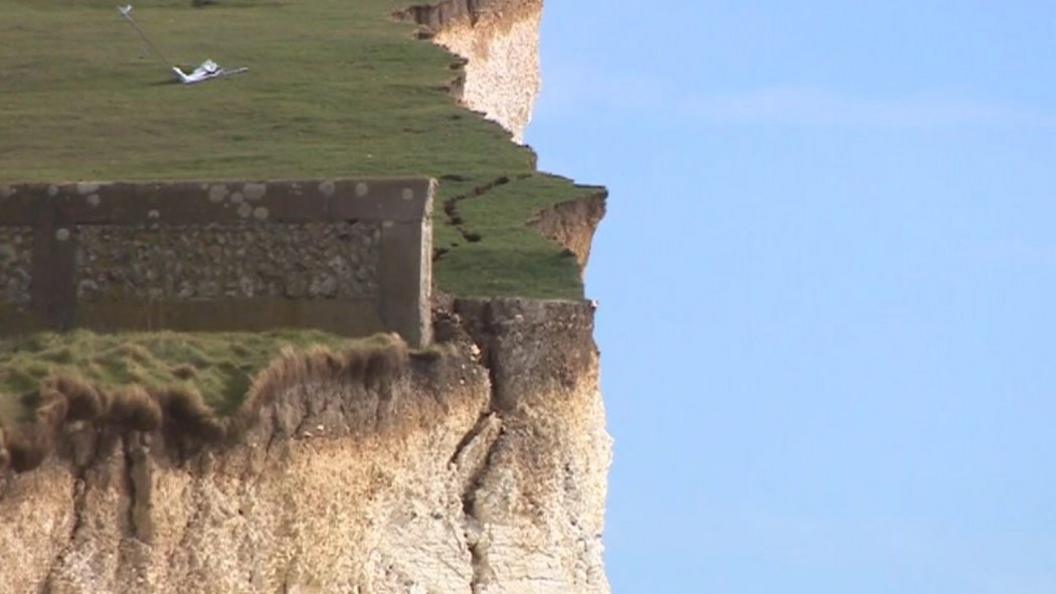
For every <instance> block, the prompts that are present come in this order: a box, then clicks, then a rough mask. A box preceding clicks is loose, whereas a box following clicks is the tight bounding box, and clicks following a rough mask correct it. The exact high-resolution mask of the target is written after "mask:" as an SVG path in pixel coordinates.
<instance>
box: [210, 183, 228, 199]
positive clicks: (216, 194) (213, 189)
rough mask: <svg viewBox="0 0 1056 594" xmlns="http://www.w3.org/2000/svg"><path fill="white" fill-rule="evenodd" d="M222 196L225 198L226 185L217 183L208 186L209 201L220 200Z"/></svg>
mask: <svg viewBox="0 0 1056 594" xmlns="http://www.w3.org/2000/svg"><path fill="white" fill-rule="evenodd" d="M224 198H227V186H225V185H224V184H218V185H215V186H210V187H209V201H210V202H222V201H223V199H224Z"/></svg>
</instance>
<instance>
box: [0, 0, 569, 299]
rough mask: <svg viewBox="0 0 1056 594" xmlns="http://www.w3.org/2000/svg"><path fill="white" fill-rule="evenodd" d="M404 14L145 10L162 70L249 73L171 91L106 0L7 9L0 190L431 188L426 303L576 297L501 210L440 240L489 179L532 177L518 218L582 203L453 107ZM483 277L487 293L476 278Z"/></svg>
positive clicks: (466, 217) (552, 258)
mask: <svg viewBox="0 0 1056 594" xmlns="http://www.w3.org/2000/svg"><path fill="white" fill-rule="evenodd" d="M406 4H407V0H357V1H355V2H349V1H348V0H312V1H310V2H296V3H294V2H283V1H277V2H269V3H259V4H258V3H254V4H245V5H242V4H233V3H227V2H225V3H220V4H218V5H216V6H211V7H209V8H208V9H206V10H201V9H194V8H192V7H191V6H190V3H189V2H186V0H141V1H140V2H138V3H137V4H136V9H137V12H136V14H137V21H138V22H139V23H140V25H141V26H142V27H143V28H144V29H145V30H146V31H147V32H148V34H149V35H150V36H151V37H152V38H153V39H154V41H155V42H156V43H157V44H158V45H159V46H161V47H163V48H165V51H166V54H167V55H169V57H170V58H171V59H174V60H177V61H181V62H182V61H189V62H194V61H200V60H203V59H205V58H207V57H211V58H213V59H215V60H217V61H218V62H220V63H221V64H229V65H243V64H244V65H247V66H249V67H250V68H251V72H250V73H249V74H247V75H245V76H242V77H238V78H234V79H229V80H224V81H219V82H215V83H209V84H206V85H197V86H193V87H181V86H179V85H171V84H159V83H164V82H165V81H167V80H168V77H169V76H170V75H169V73H168V72H167V71H166V70H164V69H163V67H162V66H161V65H160V64H159V63H158V60H157V58H156V57H155V56H153V55H151V54H149V53H148V52H147V50H146V48H145V47H144V44H143V43H142V41H140V40H139V38H138V37H137V36H136V35H135V33H134V32H133V31H131V29H130V28H129V27H128V25H127V24H126V23H124V22H123V21H122V20H121V19H120V18H119V16H118V15H117V13H116V11H115V10H114V3H113V2H112V0H66V1H61V0H60V1H58V2H56V1H55V0H18V1H15V2H7V3H2V4H0V38H2V39H4V42H5V46H6V47H7V48H9V51H5V52H3V53H0V72H4V73H5V76H3V77H0V184H2V183H17V182H45V183H51V182H56V181H64V180H128V181H137V180H180V179H185V180H186V179H194V180H259V179H294V178H299V179H304V178H314V177H319V178H326V177H353V176H405V175H427V176H433V177H437V178H439V179H440V180H441V185H440V190H439V196H438V200H437V209H436V215H435V221H434V222H435V225H434V229H435V233H436V240H437V241H436V242H435V243H436V245H437V246H438V247H440V248H442V249H443V250H444V255H445V256H444V258H443V259H442V260H440V261H439V262H437V278H438V288H440V289H441V290H443V291H445V292H447V293H450V294H455V295H475V296H481V295H495V296H521V297H549V296H555V295H561V296H565V297H581V296H582V284H581V282H580V280H579V278H578V275H575V274H569V273H568V272H569V271H571V270H573V269H574V268H575V262H574V261H573V260H572V259H568V260H567V261H562V260H560V259H558V258H557V257H558V256H559V255H560V254H561V252H562V250H561V247H560V246H558V245H556V244H554V243H553V242H550V241H548V240H545V239H542V238H540V240H538V241H526V240H525V238H524V237H522V236H521V233H520V232H521V231H522V230H523V227H524V225H525V223H526V221H527V219H528V218H530V217H531V213H528V214H527V216H526V215H525V213H523V212H521V209H518V208H516V207H515V205H513V204H512V203H508V202H507V204H510V206H511V208H510V209H509V210H502V209H499V210H495V211H492V212H489V213H488V215H487V218H480V219H475V218H474V215H473V214H472V213H468V212H467V213H463V214H462V218H463V223H462V226H463V228H464V229H466V233H462V232H461V231H460V230H459V228H458V227H456V226H454V225H451V224H449V222H448V220H447V217H446V216H445V214H444V213H443V212H442V208H440V205H443V204H444V203H445V202H446V201H447V200H450V199H453V198H457V197H459V196H463V195H465V194H466V193H467V192H468V191H470V190H471V189H472V188H474V187H479V186H481V185H483V184H487V183H488V182H490V181H491V180H494V179H497V178H501V177H507V178H509V179H516V178H519V177H520V178H524V177H527V178H529V179H530V178H537V180H538V182H539V184H538V185H539V186H540V187H543V186H545V193H544V194H541V195H538V196H533V197H532V200H531V202H532V203H533V204H535V205H536V206H540V207H545V206H546V205H547V204H551V205H552V204H556V203H559V202H564V201H567V200H571V199H573V198H575V197H577V196H578V195H580V194H582V190H581V188H577V187H576V186H575V185H574V184H572V183H571V182H569V181H567V180H561V181H560V182H558V183H551V181H552V180H553V179H556V178H551V177H550V176H546V175H544V174H540V173H539V172H537V171H536V169H535V161H536V159H535V155H534V154H533V153H532V151H531V149H529V148H527V147H523V146H518V145H516V144H514V143H512V142H510V138H509V134H508V133H507V132H506V131H504V130H503V129H501V128H500V127H499V126H498V125H497V124H495V123H492V122H489V121H486V120H484V119H483V118H482V117H480V116H479V115H478V114H475V113H473V112H470V111H468V110H466V109H464V108H463V107H461V106H459V105H458V104H457V102H456V101H455V100H454V98H453V97H452V96H451V95H450V93H449V92H448V91H447V90H446V89H447V88H448V87H449V85H450V83H451V81H452V79H453V78H455V77H456V76H457V75H458V73H457V71H456V69H457V67H460V66H459V65H460V64H461V63H462V60H461V58H459V57H457V56H454V55H451V54H449V53H447V52H445V51H444V50H442V49H441V48H439V47H437V46H435V45H433V44H432V43H430V42H428V41H422V40H419V39H417V37H416V36H415V35H414V32H415V27H414V26H413V25H411V24H409V23H404V22H397V21H395V20H393V19H392V18H391V16H390V15H391V14H392V13H393V11H395V10H397V9H400V8H405V5H406ZM453 67H456V69H453ZM484 228H487V229H488V230H487V231H486V232H485V231H484V230H483V229H484ZM470 238H472V239H470ZM470 248H472V249H470ZM535 258H538V260H539V261H538V262H536V263H535V265H529V266H524V265H523V264H524V263H525V262H526V261H528V260H532V259H535ZM478 262H479V263H481V264H484V265H486V267H485V268H486V269H488V270H489V278H482V277H481V276H480V275H476V274H474V271H475V270H478V269H481V268H480V267H478V266H476V265H475V264H476V263H478ZM503 262H505V265H500V264H502V263H503ZM445 268H450V269H449V270H445Z"/></svg>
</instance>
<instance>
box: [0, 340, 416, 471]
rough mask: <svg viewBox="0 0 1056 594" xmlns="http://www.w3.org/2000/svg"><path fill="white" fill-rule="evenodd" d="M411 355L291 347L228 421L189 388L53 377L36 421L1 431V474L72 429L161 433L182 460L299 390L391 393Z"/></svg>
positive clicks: (39, 458) (394, 346)
mask: <svg viewBox="0 0 1056 594" xmlns="http://www.w3.org/2000/svg"><path fill="white" fill-rule="evenodd" d="M410 355H411V353H410V351H409V350H408V348H407V345H406V343H404V342H403V340H402V339H400V338H399V336H397V335H395V334H379V335H376V336H374V337H372V338H368V339H364V340H361V341H358V342H356V343H355V344H354V345H353V346H351V347H350V348H348V349H345V350H343V351H341V352H335V351H333V350H330V349H329V348H326V347H316V348H313V349H311V350H308V351H306V352H298V351H295V350H293V349H292V348H288V349H286V350H284V351H283V352H282V353H281V354H280V355H279V356H278V357H277V358H276V359H275V360H273V361H272V362H271V363H270V364H269V365H268V367H266V368H265V369H264V370H263V371H261V372H260V373H258V374H257V375H256V376H255V377H254V378H253V380H252V383H251V384H250V385H249V389H248V394H247V397H246V399H245V401H244V402H243V403H242V404H241V405H240V406H239V407H238V408H237V409H236V410H234V411H233V412H231V414H226V415H225V414H223V411H217V410H215V409H213V408H212V407H210V406H209V405H208V404H207V403H206V402H205V400H204V399H203V398H202V395H201V393H199V392H198V391H197V390H195V389H193V388H188V387H186V386H180V385H171V386H162V387H149V388H148V387H142V386H129V387H122V388H118V389H106V388H102V387H100V386H96V385H93V384H91V383H89V382H87V381H84V380H82V379H80V378H76V377H69V376H55V377H51V378H49V379H47V380H45V381H44V382H42V384H41V386H40V389H39V391H38V392H37V393H36V394H34V395H32V396H31V398H33V399H34V400H35V401H36V402H37V406H36V410H35V412H34V415H33V417H34V418H33V419H32V420H31V421H29V422H25V423H21V424H19V425H16V426H14V427H11V428H8V429H3V428H0V471H4V470H6V469H7V468H10V469H12V470H14V471H15V472H27V471H30V470H33V469H35V468H37V467H38V466H40V464H41V463H42V462H43V461H44V460H45V459H46V458H47V457H48V456H49V455H50V454H51V453H52V452H54V451H55V450H56V447H57V445H58V443H59V441H60V440H61V437H62V433H63V429H64V427H66V426H67V425H69V424H74V423H85V424H90V425H92V426H94V427H95V428H96V429H98V430H100V431H104V430H105V431H111V432H115V433H119V434H123V433H128V432H133V431H137V432H142V433H151V432H156V431H160V432H161V433H162V434H163V435H164V437H165V443H166V444H169V445H171V446H172V447H174V448H176V449H177V451H179V452H181V453H183V454H188V453H194V452H197V451H200V450H202V449H203V448H205V447H210V446H214V447H218V446H224V445H231V444H234V443H237V442H238V441H239V439H240V438H241V437H242V436H244V435H245V433H246V432H247V431H248V430H249V429H251V428H252V427H253V425H254V424H255V423H256V421H257V420H258V419H259V418H260V411H261V409H262V408H264V407H266V406H268V405H272V404H274V403H275V402H276V400H277V398H278V397H279V395H280V394H282V393H284V392H286V391H288V390H290V389H292V388H293V387H294V386H304V385H310V384H314V383H319V382H328V381H336V382H344V383H350V382H359V383H361V384H362V386H363V387H364V388H365V389H368V390H386V389H388V388H389V387H391V384H392V382H393V381H394V380H395V379H397V378H398V377H399V376H400V375H401V374H402V373H403V372H404V370H405V369H406V366H407V363H408V361H409V358H410ZM418 355H419V356H429V353H425V354H424V355H423V354H418ZM73 453H74V455H76V454H77V453H76V452H73Z"/></svg>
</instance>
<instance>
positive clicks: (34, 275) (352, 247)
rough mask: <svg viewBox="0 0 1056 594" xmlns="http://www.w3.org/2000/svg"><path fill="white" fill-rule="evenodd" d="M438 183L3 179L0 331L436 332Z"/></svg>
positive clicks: (416, 339) (419, 339)
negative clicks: (432, 307) (432, 306)
mask: <svg viewBox="0 0 1056 594" xmlns="http://www.w3.org/2000/svg"><path fill="white" fill-rule="evenodd" d="M434 193H435V182H434V181H433V180H431V179H338V180H301V181H270V182H237V183H234V182H201V183H193V182H180V183H102V182H82V183H67V184H55V185H48V184H25V185H9V186H0V267H3V268H4V272H3V273H0V281H3V282H2V283H0V284H3V285H4V286H0V313H2V314H3V315H2V316H0V317H2V318H3V320H0V321H3V322H6V323H2V324H0V335H4V334H8V335H10V334H17V333H22V332H26V331H30V330H33V329H38V328H40V327H44V328H49V329H54V330H67V329H71V328H75V327H86V328H93V329H98V330H116V329H127V330H132V329H141V330H156V329H173V330H263V329H268V328H280V327H312V328H320V329H324V330H329V331H332V332H337V333H341V334H346V335H363V334H369V333H372V332H376V331H378V330H391V331H395V332H398V333H399V334H401V335H402V336H403V337H404V338H405V339H406V340H407V341H408V342H409V343H410V344H412V345H418V346H422V345H425V344H427V343H428V342H430V340H431V337H430V326H431V325H430V320H429V300H430V292H431V282H432V271H431V257H430V254H431V249H432V247H431V244H432V233H431V225H430V217H431V211H432V204H433V196H434Z"/></svg>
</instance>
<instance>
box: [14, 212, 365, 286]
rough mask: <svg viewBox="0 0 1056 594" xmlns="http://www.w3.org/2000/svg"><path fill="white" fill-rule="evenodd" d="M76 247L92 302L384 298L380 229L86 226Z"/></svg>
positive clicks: (357, 225)
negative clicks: (380, 274) (380, 285)
mask: <svg viewBox="0 0 1056 594" xmlns="http://www.w3.org/2000/svg"><path fill="white" fill-rule="evenodd" d="M0 232H2V230H0ZM0 237H3V235H0ZM76 239H77V245H78V251H77V271H78V275H77V285H76V290H77V298H78V300H79V301H82V302H85V303H91V302H98V301H107V300H121V299H129V298H131V299H145V300H151V301H167V300H180V301H186V300H208V299H217V298H254V297H270V298H287V299H297V300H304V299H356V298H373V297H375V296H376V295H377V293H378V263H379V258H380V244H381V229H380V225H379V224H377V223H365V222H320V223H303V224H284V223H267V222H258V221H253V222H245V223H235V224H210V225H161V224H158V225H153V226H144V225H139V226H115V225H82V226H79V227H78V228H77V238H76ZM0 257H2V256H0ZM0 278H4V277H3V276H0Z"/></svg>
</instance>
